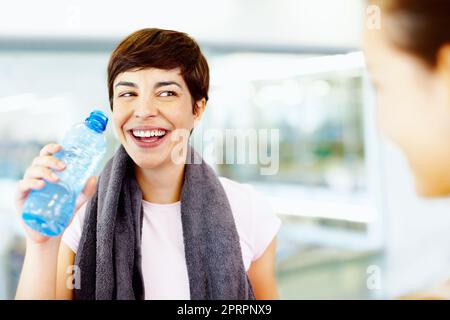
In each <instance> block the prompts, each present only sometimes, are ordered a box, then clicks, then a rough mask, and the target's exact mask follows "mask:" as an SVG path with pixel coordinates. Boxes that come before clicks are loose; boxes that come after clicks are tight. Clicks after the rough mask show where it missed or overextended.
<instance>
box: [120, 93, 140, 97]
mask: <svg viewBox="0 0 450 320" xmlns="http://www.w3.org/2000/svg"><path fill="white" fill-rule="evenodd" d="M135 95H136V94H135V93H134V92H124V93H121V94H119V97H132V96H135Z"/></svg>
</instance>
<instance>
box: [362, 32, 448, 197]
mask: <svg viewBox="0 0 450 320" xmlns="http://www.w3.org/2000/svg"><path fill="white" fill-rule="evenodd" d="M364 51H365V55H366V60H367V66H368V69H369V73H370V75H371V78H372V81H373V84H374V87H375V89H376V91H377V105H378V109H377V113H378V123H379V126H380V128H381V130H382V131H383V133H385V134H386V135H387V136H388V137H389V138H391V139H392V140H393V141H394V142H395V143H396V144H397V145H398V146H399V147H400V148H401V149H402V150H403V151H404V153H405V154H406V156H407V159H408V161H409V164H410V166H411V168H412V170H413V172H414V176H415V178H416V189H417V191H418V193H420V194H421V195H424V196H443V195H450V85H449V81H448V76H446V74H447V75H448V71H450V70H447V72H442V70H439V68H435V69H434V68H431V67H429V66H428V65H426V64H425V63H424V62H423V61H422V60H421V59H419V58H418V57H416V56H414V55H412V54H409V53H407V52H405V51H403V50H401V49H398V48H397V47H395V46H394V45H393V44H391V42H390V41H389V40H388V39H387V37H386V34H385V29H384V28H383V29H381V30H368V29H366V30H365V35H364ZM444 71H445V70H444ZM446 78H447V79H446Z"/></svg>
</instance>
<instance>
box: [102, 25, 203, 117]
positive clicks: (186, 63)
mask: <svg viewBox="0 0 450 320" xmlns="http://www.w3.org/2000/svg"><path fill="white" fill-rule="evenodd" d="M146 68H157V69H164V70H172V69H175V68H180V71H181V76H182V77H183V79H184V81H185V82H186V84H187V87H188V89H189V92H190V94H191V96H192V99H193V110H192V111H193V112H194V113H195V112H196V110H195V106H196V104H195V102H196V101H199V100H201V99H202V98H205V99H206V101H208V90H209V67H208V63H207V61H206V59H205V57H204V56H203V54H202V52H201V50H200V47H199V45H198V44H197V42H196V41H195V40H194V39H192V38H191V37H190V36H189V35H187V34H186V33H183V32H178V31H173V30H163V29H157V28H146V29H142V30H138V31H136V32H134V33H132V34H130V35H129V36H128V37H126V38H125V39H124V40H122V41H121V42H120V43H119V45H118V46H117V47H116V48H115V49H114V51H113V53H112V54H111V58H110V60H109V64H108V93H109V104H110V107H111V110H112V109H113V96H114V88H113V83H114V80H115V79H116V77H117V76H118V75H119V74H120V73H122V72H125V71H129V70H140V69H146Z"/></svg>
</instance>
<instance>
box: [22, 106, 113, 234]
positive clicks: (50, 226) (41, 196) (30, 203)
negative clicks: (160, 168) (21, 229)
mask: <svg viewBox="0 0 450 320" xmlns="http://www.w3.org/2000/svg"><path fill="white" fill-rule="evenodd" d="M107 123H108V118H107V117H106V115H105V114H104V113H103V112H101V111H93V112H91V114H90V115H89V117H88V118H87V119H86V120H85V121H84V122H82V123H79V124H77V125H75V126H73V127H72V128H71V129H70V130H69V131H68V132H67V133H66V134H65V136H64V138H63V140H62V141H61V146H62V150H61V151H59V152H57V153H55V154H54V156H55V157H56V158H58V159H60V160H61V161H62V162H64V163H65V164H66V168H65V170H63V171H60V172H56V171H53V172H54V173H56V174H57V175H58V177H59V180H58V181H57V182H56V183H50V182H48V181H46V182H45V186H44V188H42V189H41V190H32V191H31V192H30V194H29V195H28V197H27V199H26V201H25V204H24V206H23V212H22V219H23V220H24V222H25V223H26V224H27V225H28V226H29V227H31V228H32V229H34V230H36V231H38V232H40V233H42V234H44V235H47V236H57V235H59V234H61V233H62V231H63V230H64V229H65V228H66V227H67V225H68V224H69V222H70V220H71V218H72V215H73V213H74V209H75V201H76V199H77V197H78V195H79V194H80V192H81V191H82V190H83V188H84V186H85V184H86V182H87V180H88V179H89V177H91V176H92V175H93V174H94V172H95V170H96V169H97V166H98V165H99V163H100V161H101V159H102V158H103V156H104V155H105V153H106V140H105V135H104V131H105V129H106V125H107Z"/></svg>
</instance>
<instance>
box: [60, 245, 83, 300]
mask: <svg viewBox="0 0 450 320" xmlns="http://www.w3.org/2000/svg"><path fill="white" fill-rule="evenodd" d="M74 264H75V253H74V252H73V251H72V249H70V248H69V247H68V246H67V245H66V244H65V243H64V242H61V245H60V246H59V255H58V269H57V274H56V299H57V300H72V299H73V288H74V287H75V286H77V285H78V284H79V283H78V281H79V277H80V274H79V273H77V272H78V270H77V269H76V268H75V266H74Z"/></svg>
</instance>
